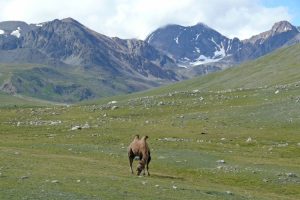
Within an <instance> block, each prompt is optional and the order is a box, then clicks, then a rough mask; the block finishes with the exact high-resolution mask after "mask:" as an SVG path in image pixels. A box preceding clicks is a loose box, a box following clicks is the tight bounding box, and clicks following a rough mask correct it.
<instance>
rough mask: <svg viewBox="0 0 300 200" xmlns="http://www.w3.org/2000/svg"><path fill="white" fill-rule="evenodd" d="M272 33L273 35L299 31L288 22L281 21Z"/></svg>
mask: <svg viewBox="0 0 300 200" xmlns="http://www.w3.org/2000/svg"><path fill="white" fill-rule="evenodd" d="M271 31H272V32H273V33H283V32H287V31H298V30H297V28H296V27H294V26H293V25H292V24H291V23H289V22H288V21H280V22H277V23H275V24H274V25H273V27H272V29H271Z"/></svg>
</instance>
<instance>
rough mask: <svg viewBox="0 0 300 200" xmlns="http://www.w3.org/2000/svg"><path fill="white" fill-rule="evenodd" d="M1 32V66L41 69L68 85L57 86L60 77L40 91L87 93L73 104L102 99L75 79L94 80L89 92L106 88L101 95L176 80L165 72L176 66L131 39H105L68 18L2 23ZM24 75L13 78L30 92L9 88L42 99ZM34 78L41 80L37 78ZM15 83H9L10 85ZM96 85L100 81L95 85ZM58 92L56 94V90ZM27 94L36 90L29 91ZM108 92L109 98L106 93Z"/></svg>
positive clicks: (97, 92)
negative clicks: (49, 88)
mask: <svg viewBox="0 0 300 200" xmlns="http://www.w3.org/2000/svg"><path fill="white" fill-rule="evenodd" d="M0 30H2V31H1V32H0V33H1V34H0V63H15V64H21V65H22V64H24V63H32V64H41V65H43V66H46V67H47V68H50V69H51V70H55V71H57V72H58V73H57V74H62V75H68V76H69V77H70V78H69V82H65V83H63V84H61V85H57V82H63V81H64V80H65V79H63V77H61V76H58V77H55V78H53V77H52V78H50V79H46V80H45V81H46V82H47V84H46V83H45V84H42V85H44V86H47V87H48V86H49V84H50V85H51V88H52V90H51V92H50V93H54V95H53V96H55V95H61V96H63V95H64V94H65V93H70V92H68V91H70V90H72V91H73V90H75V89H76V88H84V90H85V91H89V92H88V95H83V96H82V97H80V98H79V99H78V98H76V100H83V99H85V98H89V97H100V96H102V95H101V92H100V93H99V91H96V90H97V89H93V88H92V87H91V85H87V81H80V82H78V81H75V80H76V79H79V78H78V77H79V76H80V74H81V75H82V76H87V77H89V78H91V79H94V80H95V81H94V83H93V84H92V85H94V86H93V87H94V88H96V87H97V84H99V85H98V87H99V88H106V91H107V92H105V94H106V95H110V94H116V93H118V92H121V93H126V92H133V91H138V90H142V89H147V88H150V87H153V86H159V85H160V84H165V83H168V82H173V81H177V80H178V79H179V77H178V76H177V75H176V73H174V72H173V71H172V70H170V68H172V67H173V66H174V65H176V64H175V62H174V61H173V60H172V59H171V58H169V57H167V56H166V55H164V54H162V53H161V52H159V51H158V50H156V49H155V48H154V47H152V46H151V45H149V44H148V43H146V42H144V41H141V40H135V39H132V40H122V39H119V38H110V37H107V36H104V35H101V34H99V33H96V32H95V31H92V30H90V29H88V28H87V27H85V26H84V25H82V24H80V23H79V22H77V21H76V20H74V19H71V18H67V19H63V20H57V19H56V20H53V21H50V22H45V23H42V24H38V25H28V24H26V23H24V22H11V23H10V22H5V23H4V22H3V23H1V24H0ZM46 71H47V70H46ZM48 71H49V70H48ZM30 73H32V74H34V75H36V77H35V79H43V78H44V79H45V77H46V75H47V73H42V74H40V73H39V72H38V73H37V71H32V70H30V72H29V74H30ZM79 73H80V74H79ZM24 74H28V73H19V72H18V74H17V73H15V74H14V75H15V76H22V79H26V80H23V82H27V83H30V84H29V85H32V87H25V86H24V84H18V82H13V83H11V84H12V85H14V86H15V87H16V88H17V90H16V91H17V92H21V93H26V94H34V95H38V96H42V97H43V98H44V96H45V95H44V93H45V92H46V91H44V92H43V90H44V89H42V88H43V86H41V88H40V89H37V88H36V87H37V86H36V85H35V84H34V82H33V81H32V79H33V77H32V76H27V75H26V76H25V75H24ZM38 74H39V75H41V76H44V77H37V75H38ZM72 77H73V78H72ZM116 77H117V78H116ZM59 78H62V79H59ZM17 79H18V78H11V79H10V81H15V80H17ZM97 79H98V80H101V81H98V82H97V81H96V80H97ZM115 79H118V81H117V82H118V84H115V82H116V80H115ZM45 81H43V82H45ZM89 82H91V81H89ZM90 84H91V83H90ZM74 85H76V87H74ZM57 87H58V88H60V89H59V90H57V89H55V88H57ZM2 88H3V87H2ZM28 88H30V89H32V88H36V90H32V91H29V89H28ZM70 88H71V89H70ZM63 90H66V92H64V91H63ZM109 90H111V92H108V91H109ZM47 92H49V91H47ZM84 94H86V92H84ZM46 96H49V95H46ZM54 100H55V99H54Z"/></svg>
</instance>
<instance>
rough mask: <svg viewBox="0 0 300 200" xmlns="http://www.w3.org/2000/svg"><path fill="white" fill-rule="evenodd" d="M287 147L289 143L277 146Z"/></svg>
mask: <svg viewBox="0 0 300 200" xmlns="http://www.w3.org/2000/svg"><path fill="white" fill-rule="evenodd" d="M287 146H289V143H284V144H278V145H277V147H287Z"/></svg>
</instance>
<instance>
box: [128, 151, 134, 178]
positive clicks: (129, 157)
mask: <svg viewBox="0 0 300 200" xmlns="http://www.w3.org/2000/svg"><path fill="white" fill-rule="evenodd" d="M128 159H129V166H130V171H131V174H133V170H132V163H133V159H134V154H133V152H132V151H131V150H130V151H129V152H128Z"/></svg>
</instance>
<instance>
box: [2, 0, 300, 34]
mask: <svg viewBox="0 0 300 200" xmlns="http://www.w3.org/2000/svg"><path fill="white" fill-rule="evenodd" d="M299 8H300V1H298V0H0V21H8V20H21V21H25V22H27V23H39V22H44V21H50V20H53V19H62V18H66V17H72V18H74V19H76V20H78V21H79V22H81V23H82V24H84V25H86V26H87V27H89V28H91V29H93V30H95V31H97V32H99V33H102V34H105V35H108V36H117V37H120V38H139V39H145V37H146V36H147V35H148V34H150V33H151V32H152V31H154V30H155V29H157V28H158V27H160V26H163V25H166V24H180V25H184V26H188V25H194V24H196V23H198V22H203V23H205V24H207V25H208V26H210V27H212V28H214V29H215V30H217V31H219V32H221V33H222V34H223V35H225V36H227V37H230V38H233V37H239V38H240V39H245V38H249V37H250V36H252V35H254V34H258V33H260V32H263V31H266V30H268V29H270V28H271V27H272V25H273V24H274V23H275V22H277V21H281V20H288V21H290V22H291V23H293V24H294V25H300V24H299V23H300V19H299V17H300V16H299V13H300V11H299V10H298V9H299Z"/></svg>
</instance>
